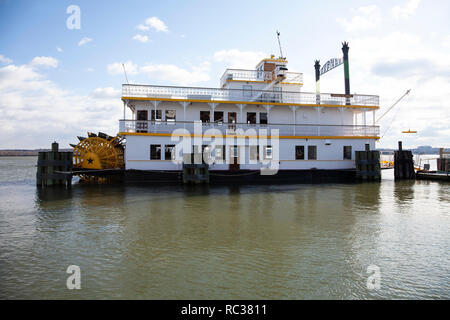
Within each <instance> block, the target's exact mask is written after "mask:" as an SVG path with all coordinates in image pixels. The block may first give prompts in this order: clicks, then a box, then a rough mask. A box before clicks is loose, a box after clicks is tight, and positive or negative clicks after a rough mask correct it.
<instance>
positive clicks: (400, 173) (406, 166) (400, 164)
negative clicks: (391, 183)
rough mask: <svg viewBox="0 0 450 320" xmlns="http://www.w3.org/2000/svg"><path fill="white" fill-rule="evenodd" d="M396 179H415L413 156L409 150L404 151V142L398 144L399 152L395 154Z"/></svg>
mask: <svg viewBox="0 0 450 320" xmlns="http://www.w3.org/2000/svg"><path fill="white" fill-rule="evenodd" d="M394 177H395V179H396V180H401V179H414V178H415V177H416V173H415V171H414V160H413V154H412V152H411V151H409V150H403V146H402V142H401V141H399V142H398V151H395V152H394Z"/></svg>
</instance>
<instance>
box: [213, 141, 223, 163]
mask: <svg viewBox="0 0 450 320" xmlns="http://www.w3.org/2000/svg"><path fill="white" fill-rule="evenodd" d="M214 159H215V160H216V161H223V160H225V146H224V145H217V146H215V147H214Z"/></svg>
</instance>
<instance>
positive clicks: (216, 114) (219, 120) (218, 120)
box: [214, 111, 223, 124]
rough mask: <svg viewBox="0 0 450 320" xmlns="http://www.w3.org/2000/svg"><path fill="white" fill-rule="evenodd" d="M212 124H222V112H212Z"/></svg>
mask: <svg viewBox="0 0 450 320" xmlns="http://www.w3.org/2000/svg"><path fill="white" fill-rule="evenodd" d="M214 122H215V123H220V124H221V123H222V122H223V111H214Z"/></svg>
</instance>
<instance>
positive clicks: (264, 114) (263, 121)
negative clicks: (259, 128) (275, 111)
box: [259, 112, 267, 124]
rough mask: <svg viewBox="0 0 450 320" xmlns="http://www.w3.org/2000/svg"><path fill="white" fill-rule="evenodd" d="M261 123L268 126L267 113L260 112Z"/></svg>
mask: <svg viewBox="0 0 450 320" xmlns="http://www.w3.org/2000/svg"><path fill="white" fill-rule="evenodd" d="M259 123H260V124H267V112H260V113H259Z"/></svg>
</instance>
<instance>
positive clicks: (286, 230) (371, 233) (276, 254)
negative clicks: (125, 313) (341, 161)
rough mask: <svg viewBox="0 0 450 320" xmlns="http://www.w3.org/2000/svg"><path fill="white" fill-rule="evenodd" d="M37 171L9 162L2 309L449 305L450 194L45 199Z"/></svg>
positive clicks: (172, 190) (168, 193) (231, 192)
mask: <svg viewBox="0 0 450 320" xmlns="http://www.w3.org/2000/svg"><path fill="white" fill-rule="evenodd" d="M35 164H36V158H35V157H3V158H0V298H2V299H5V298H7V299H17V298H31V299H42V298H43V299H88V298H96V299H104V298H106V299H112V298H116V299H444V298H446V299H449V298H450V270H449V266H450V255H449V251H450V250H449V249H450V236H449V230H450V184H448V183H438V182H427V181H402V182H396V183H394V180H393V172H392V170H386V171H383V179H382V182H381V183H364V184H322V185H284V186H239V187H233V186H232V187H221V186H209V187H198V186H197V187H190V188H186V187H183V186H172V187H164V186H156V187H150V186H127V187H124V186H110V185H100V186H86V185H79V184H74V185H73V187H72V188H71V189H68V190H66V189H64V188H59V189H58V188H53V189H47V190H44V191H39V190H37V189H36V186H35V174H36V168H35ZM69 265H77V266H79V267H80V270H81V289H80V290H68V289H67V286H66V280H67V278H68V277H69V276H70V274H68V273H66V270H67V267H68V266H69ZM369 266H372V267H370V268H379V273H376V274H373V270H374V269H370V268H369V273H368V267H369ZM374 275H376V282H374V283H379V288H378V289H377V287H375V288H373V286H372V287H368V286H367V281H368V277H370V276H372V278H371V279H372V280H373V276H374Z"/></svg>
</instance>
